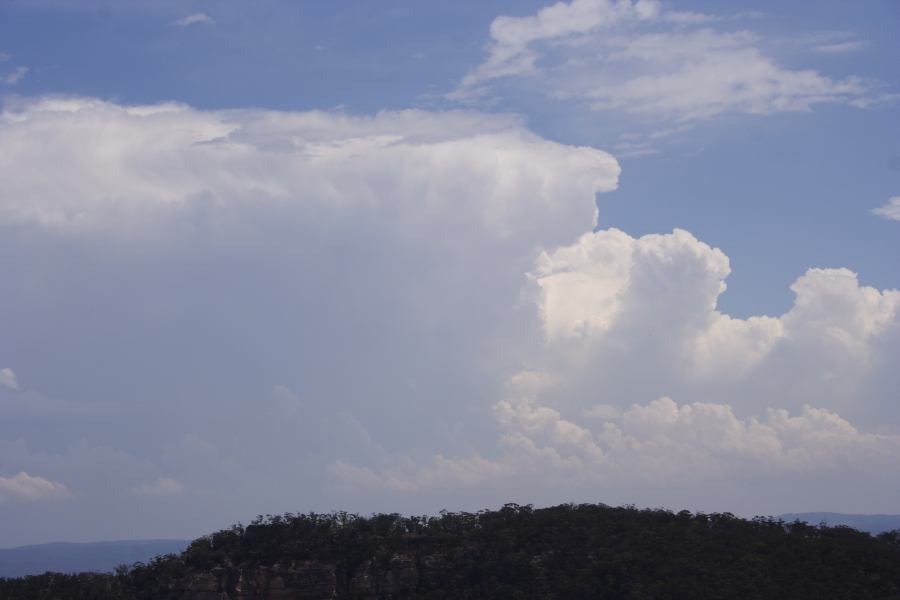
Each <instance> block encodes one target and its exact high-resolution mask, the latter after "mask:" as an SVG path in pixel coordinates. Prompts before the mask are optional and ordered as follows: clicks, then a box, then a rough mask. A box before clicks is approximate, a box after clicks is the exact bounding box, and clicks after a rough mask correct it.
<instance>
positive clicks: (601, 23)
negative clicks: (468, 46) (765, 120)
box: [451, 0, 873, 123]
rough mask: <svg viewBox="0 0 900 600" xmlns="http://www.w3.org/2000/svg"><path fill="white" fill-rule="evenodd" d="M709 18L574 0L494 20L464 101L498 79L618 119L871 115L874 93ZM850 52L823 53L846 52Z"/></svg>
mask: <svg viewBox="0 0 900 600" xmlns="http://www.w3.org/2000/svg"><path fill="white" fill-rule="evenodd" d="M716 21H722V19H718V18H716V17H714V16H711V15H705V14H701V13H692V12H678V11H668V10H665V9H664V8H662V6H661V5H660V4H659V3H656V2H641V1H639V2H631V1H620V2H612V1H610V0H573V1H572V2H570V3H563V2H558V3H556V4H554V5H552V6H549V7H546V8H543V9H541V10H540V11H538V12H537V13H536V14H534V15H531V16H527V17H508V16H500V17H497V18H496V19H495V20H494V22H493V23H492V25H491V40H492V41H491V45H490V46H489V49H488V57H487V59H486V60H485V61H484V63H482V64H481V65H480V66H479V67H477V68H476V69H474V70H473V71H471V72H470V73H468V74H467V75H466V76H465V78H464V79H463V81H462V83H461V85H460V87H459V89H458V90H457V91H456V92H454V93H453V94H451V97H453V98H457V99H466V98H469V97H471V96H477V95H479V94H483V93H487V92H489V91H490V84H491V82H492V81H494V80H497V79H500V78H510V79H513V80H515V79H517V78H519V79H524V84H523V85H527V86H528V88H529V89H539V90H543V92H544V93H546V94H548V95H550V96H553V97H557V98H563V99H576V100H579V101H582V102H585V103H587V104H588V105H589V106H590V107H591V108H592V109H594V110H617V111H624V112H628V113H634V114H637V115H640V116H642V117H649V118H651V119H657V120H672V119H674V120H675V121H676V122H681V123H689V122H693V121H697V120H700V119H706V118H709V117H713V116H716V115H719V114H723V113H735V112H737V113H751V114H768V113H774V112H781V111H806V110H810V109H811V108H812V107H813V106H815V105H817V104H822V103H841V104H852V105H854V106H862V105H866V104H868V103H870V102H872V101H873V98H872V97H871V94H870V86H869V85H868V84H867V83H866V82H865V81H863V80H862V79H859V78H854V77H850V78H846V79H842V80H835V79H832V78H829V77H827V76H825V75H822V74H820V73H818V72H816V71H813V70H811V69H795V68H788V67H785V66H782V65H779V64H778V63H777V62H776V61H775V60H774V59H773V58H771V57H770V56H768V55H767V53H766V52H765V49H764V42H763V40H762V39H760V38H759V37H758V36H756V35H754V34H753V33H751V32H749V31H743V30H738V31H726V30H720V29H713V28H712V25H711V24H712V23H715V22H716ZM851 44H852V42H844V43H842V44H839V45H833V46H821V47H820V48H821V50H820V51H826V52H827V51H829V50H830V51H831V52H847V51H850V50H851V49H852V48H853V47H852V45H851Z"/></svg>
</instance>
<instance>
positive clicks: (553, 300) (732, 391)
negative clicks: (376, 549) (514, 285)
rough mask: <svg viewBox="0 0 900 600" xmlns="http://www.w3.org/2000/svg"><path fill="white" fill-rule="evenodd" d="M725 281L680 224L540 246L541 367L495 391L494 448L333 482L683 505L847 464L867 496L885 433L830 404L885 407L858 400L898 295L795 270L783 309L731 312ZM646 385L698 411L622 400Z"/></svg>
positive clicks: (826, 475)
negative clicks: (712, 487)
mask: <svg viewBox="0 0 900 600" xmlns="http://www.w3.org/2000/svg"><path fill="white" fill-rule="evenodd" d="M729 272H730V267H729V262H728V258H727V257H726V256H725V254H724V253H723V252H721V251H720V250H718V249H715V248H712V247H710V246H708V245H706V244H704V243H702V242H700V241H699V240H697V239H696V238H695V237H693V236H692V235H691V234H689V233H688V232H686V231H682V230H675V231H674V232H673V233H671V234H667V235H646V236H643V237H640V238H633V237H631V236H629V235H627V234H625V233H624V232H621V231H618V230H614V229H611V230H605V231H597V232H593V233H587V234H584V235H582V236H581V237H580V238H578V240H577V241H576V242H575V243H574V244H571V245H568V246H561V247H557V248H555V249H553V250H552V251H547V252H544V253H542V254H541V255H540V256H539V258H538V259H537V261H536V266H535V268H534V270H533V271H532V272H531V274H530V278H531V281H532V282H533V284H534V286H535V291H536V294H535V295H534V296H533V299H534V302H535V305H536V308H537V310H538V313H539V315H540V317H541V322H542V324H543V328H544V334H545V337H546V340H547V344H546V345H545V346H543V347H537V348H534V349H533V353H532V354H530V355H529V358H528V362H529V363H530V364H532V365H534V366H535V367H539V368H532V369H530V370H528V371H522V372H519V373H516V374H514V375H513V376H511V377H510V378H509V379H508V381H507V383H506V384H505V385H504V386H503V398H502V399H501V400H499V401H498V402H497V403H496V404H495V405H494V408H493V415H494V418H495V422H496V425H497V437H496V446H495V449H494V451H493V452H490V451H484V450H481V451H478V452H475V453H472V454H471V455H467V456H462V457H460V458H448V457H447V456H446V455H445V454H443V453H441V454H438V455H437V456H435V458H434V459H433V461H432V462H430V463H425V464H423V463H422V462H421V461H416V460H414V459H413V458H412V457H411V456H405V455H403V456H398V457H394V458H393V460H392V461H389V463H388V464H387V465H385V466H382V467H381V468H380V469H378V468H371V467H367V470H366V471H365V475H366V476H365V477H363V476H362V473H361V472H358V471H354V470H353V469H351V468H350V466H352V465H348V464H344V465H342V467H341V469H338V470H336V471H334V473H333V474H334V475H335V476H336V477H339V478H343V480H342V481H343V482H344V483H345V484H348V485H349V484H350V483H351V482H354V481H355V482H356V484H358V485H361V486H372V485H375V486H376V487H377V485H376V484H377V482H378V481H379V480H380V479H381V478H382V477H386V478H388V479H389V480H390V481H391V482H393V483H391V486H390V487H391V489H395V490H417V491H420V492H426V491H428V490H436V489H440V490H448V489H453V488H454V487H455V486H489V485H500V486H505V487H504V489H505V490H506V491H507V493H511V494H516V493H522V494H524V495H526V497H527V496H528V494H534V493H536V492H535V489H534V486H533V485H531V483H530V482H533V481H539V482H541V484H542V485H545V486H550V487H552V488H553V489H556V490H558V491H561V490H569V491H570V492H571V493H575V492H576V491H577V490H582V493H591V492H592V491H595V490H605V491H606V492H607V493H610V490H616V489H618V490H630V492H629V493H634V494H637V495H638V496H640V497H643V496H644V495H647V496H648V497H658V496H659V494H663V493H664V492H663V491H662V488H667V489H669V488H668V487H667V486H676V487H677V486H683V487H684V489H683V492H680V493H682V494H683V497H685V498H689V499H690V501H691V502H695V503H696V502H702V500H701V499H700V497H699V496H697V494H696V493H695V492H693V491H692V489H694V490H705V491H706V492H708V491H709V485H708V484H709V483H710V482H711V481H714V480H716V479H717V478H727V479H728V481H729V483H728V486H729V489H728V490H727V491H723V492H721V495H723V496H726V497H727V498H728V502H733V503H735V505H741V504H742V503H743V502H744V500H743V498H742V495H745V494H747V493H748V492H749V488H748V487H747V486H748V485H751V484H750V483H749V482H750V481H765V482H766V483H765V485H766V486H767V489H769V490H770V491H771V492H772V493H773V494H775V495H779V494H785V493H787V492H785V490H786V489H788V488H787V486H788V485H789V484H788V483H787V482H789V481H790V480H791V478H800V479H803V480H804V481H806V482H807V483H808V485H810V486H812V487H815V488H818V487H821V486H829V485H833V483H831V484H829V483H828V482H836V481H838V480H839V479H840V478H841V477H844V476H845V474H846V472H848V471H851V472H854V473H856V474H858V478H857V479H855V480H854V481H855V483H854V485H855V486H858V487H857V488H856V489H857V490H860V489H867V490H875V489H880V488H879V486H880V485H881V483H882V481H883V478H885V477H889V478H895V477H896V476H897V475H900V472H898V469H897V465H896V461H895V460H894V458H893V457H894V456H895V455H896V453H897V451H898V450H900V435H896V434H889V433H885V434H879V433H874V432H867V431H863V430H861V429H860V428H859V427H858V426H856V425H853V424H851V422H850V421H849V420H848V419H847V418H846V417H844V416H841V415H840V414H839V413H838V412H837V411H836V410H835V408H834V407H836V406H842V407H844V408H846V409H847V410H848V411H849V412H851V413H854V414H858V415H866V414H871V411H872V410H873V405H871V404H867V403H868V402H875V405H874V406H883V405H882V404H881V403H883V402H884V401H885V400H888V401H889V398H890V397H891V393H892V392H890V391H889V389H890V384H888V386H887V387H881V388H876V389H874V390H872V389H871V388H869V390H868V391H869V393H870V394H872V395H869V396H866V395H865V394H863V393H862V391H863V390H864V389H866V385H867V384H866V383H865V382H866V381H869V380H870V376H871V375H872V373H873V372H876V371H879V370H880V371H881V372H886V371H885V369H888V370H889V369H890V364H891V360H892V358H891V357H892V356H894V355H895V353H896V352H897V351H898V350H900V345H898V344H900V337H898V336H896V332H897V330H898V328H900V292H898V291H895V290H885V291H879V290H876V289H874V288H870V287H864V286H860V285H859V282H858V280H857V276H856V274H854V273H853V272H851V271H849V270H847V269H810V270H809V271H808V272H807V273H806V274H804V275H803V276H802V277H800V278H798V279H797V281H796V282H795V283H794V284H793V285H792V287H791V289H792V290H793V292H794V294H795V296H796V299H795V301H794V305H793V307H792V308H791V309H790V310H789V311H788V312H786V313H785V314H784V315H782V316H780V317H768V316H755V317H750V318H747V319H739V318H735V317H732V316H730V315H726V314H723V313H721V312H720V311H719V310H718V309H717V306H716V304H717V299H718V296H719V295H720V294H721V293H722V292H723V291H724V290H725V283H724V279H725V278H726V277H727V275H728V274H729ZM892 336H893V337H892ZM660 389H661V390H667V389H669V390H671V389H675V390H679V395H688V397H690V395H693V396H695V397H696V396H699V397H702V398H704V400H693V399H689V400H688V401H687V402H685V403H684V404H679V403H677V402H675V401H674V400H672V399H671V398H669V397H667V396H663V397H660V398H658V399H657V400H654V401H651V402H649V403H646V404H643V403H634V401H633V400H632V399H633V398H635V397H636V396H639V395H641V394H643V393H647V392H650V393H652V392H651V391H652V390H660ZM645 390H646V392H645ZM723 400H725V401H723ZM813 401H816V402H818V403H820V406H818V407H812V406H811V405H810V404H811V402H813ZM788 406H789V407H788ZM876 410H877V409H876ZM891 414H896V410H894V411H893V413H891ZM871 425H874V426H878V425H880V421H879V420H875V421H874V422H871ZM855 477H856V476H855ZM498 482H502V483H498ZM895 487H896V486H895ZM679 489H680V488H679ZM510 490H513V491H510ZM523 490H530V491H523ZM665 493H674V492H671V490H669V491H668V492H665ZM839 496H840V497H841V498H842V500H841V502H848V501H849V497H850V495H848V494H838V493H835V498H837V497H839ZM805 498H806V499H805V500H803V501H812V496H809V497H805ZM752 510H763V509H761V508H759V507H756V508H753V509H752Z"/></svg>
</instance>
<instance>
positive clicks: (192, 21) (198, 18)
mask: <svg viewBox="0 0 900 600" xmlns="http://www.w3.org/2000/svg"><path fill="white" fill-rule="evenodd" d="M201 24H203V25H215V24H216V21H215V19H213V18H212V17H210V16H209V15H208V14H206V13H202V12H199V13H194V14H192V15H188V16H186V17H182V18H180V19H178V20H176V21H172V25H174V26H175V27H190V26H191V25H201Z"/></svg>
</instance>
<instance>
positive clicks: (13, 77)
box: [0, 67, 29, 85]
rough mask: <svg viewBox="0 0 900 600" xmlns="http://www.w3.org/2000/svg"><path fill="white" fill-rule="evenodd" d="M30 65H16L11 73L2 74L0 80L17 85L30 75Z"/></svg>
mask: <svg viewBox="0 0 900 600" xmlns="http://www.w3.org/2000/svg"><path fill="white" fill-rule="evenodd" d="M28 71H29V68H28V67H16V68H15V69H14V70H13V71H12V72H11V73H7V74H6V75H2V76H0V82H3V83H5V84H6V85H16V84H17V83H19V82H20V81H22V80H23V79H25V76H26V75H28Z"/></svg>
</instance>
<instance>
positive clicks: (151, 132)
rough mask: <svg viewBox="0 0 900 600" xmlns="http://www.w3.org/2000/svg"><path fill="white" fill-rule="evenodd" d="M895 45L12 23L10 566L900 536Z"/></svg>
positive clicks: (0, 273)
mask: <svg viewBox="0 0 900 600" xmlns="http://www.w3.org/2000/svg"><path fill="white" fill-rule="evenodd" d="M898 29H900V6H898V5H897V3H896V2H894V1H893V0H883V1H880V0H865V1H864V2H838V1H835V0H826V1H822V2H795V3H782V2H765V1H758V2H753V1H747V2H743V3H740V6H738V4H736V3H730V4H723V3H719V2H702V1H690V0H684V1H676V0H672V1H655V0H632V1H629V0H571V1H570V2H559V3H556V4H549V3H547V2H546V1H530V0H528V1H521V0H520V1H517V2H506V1H496V2H494V1H484V2H456V3H441V2H431V1H428V2H421V1H416V2H412V1H410V2H404V1H399V0H398V1H386V2H379V3H371V2H352V1H335V2H329V3H298V2H287V1H270V0H261V1H259V2H252V3H250V2H245V1H241V0H217V1H208V2H203V1H196V2H195V1H192V0H179V1H175V0H171V1H167V0H164V1H161V2H147V1H141V0H133V1H124V2H103V1H94V0H79V1H78V2H75V1H74V0H31V1H28V2H25V1H21V0H16V1H13V0H0V104H2V112H0V182H2V183H0V546H16V545H22V544H30V543H41V542H49V541H97V540H113V539H130V538H164V537H173V538H190V537H194V536H198V535H202V534H204V533H208V532H210V531H213V530H216V529H220V528H223V527H227V526H229V525H231V524H232V523H236V522H248V521H250V520H251V519H252V518H253V517H254V516H256V515H257V514H268V513H271V514H275V513H281V512H287V511H290V512H308V511H330V510H350V511H355V512H360V513H363V514H367V513H371V512H374V511H387V512H400V513H405V514H422V513H434V512H436V511H439V510H441V509H448V510H479V509H482V508H496V507H498V506H500V505H502V504H504V503H506V502H517V503H520V504H534V505H537V506H544V505H550V504H557V503H562V502H603V503H606V504H611V505H619V504H635V505H638V506H646V507H666V508H671V509H673V510H680V509H682V508H686V509H689V510H693V511H729V512H733V513H735V514H739V515H743V516H754V515H770V514H780V513H785V512H803V511H836V512H854V513H898V512H900V461H897V459H896V457H897V456H898V452H900V397H898V392H897V390H900V369H898V368H897V367H898V366H900V365H898V357H900V292H898V291H897V288H898V287H900V260H898V258H900V141H898V140H900V137H898V124H900V75H898V74H900V69H898V66H900V65H898V57H900V39H898V38H897V35H896V32H897V31H898Z"/></svg>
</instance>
